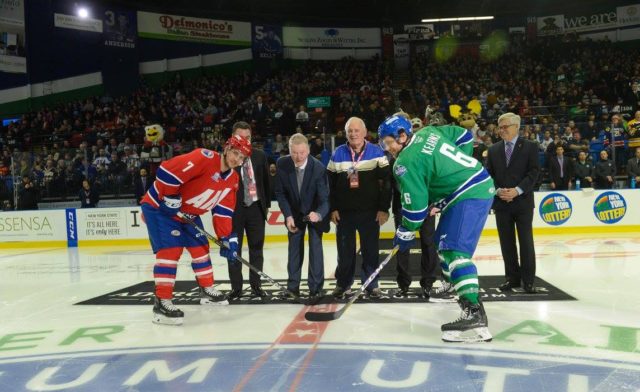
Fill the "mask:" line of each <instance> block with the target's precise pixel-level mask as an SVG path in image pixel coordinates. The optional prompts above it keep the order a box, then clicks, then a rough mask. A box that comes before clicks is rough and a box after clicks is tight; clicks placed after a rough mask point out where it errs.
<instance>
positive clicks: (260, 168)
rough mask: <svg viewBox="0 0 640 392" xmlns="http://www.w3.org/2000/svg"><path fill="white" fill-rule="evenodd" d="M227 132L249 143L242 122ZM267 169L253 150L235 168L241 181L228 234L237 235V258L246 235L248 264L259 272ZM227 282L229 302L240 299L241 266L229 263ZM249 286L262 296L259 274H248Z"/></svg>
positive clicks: (259, 153)
mask: <svg viewBox="0 0 640 392" xmlns="http://www.w3.org/2000/svg"><path fill="white" fill-rule="evenodd" d="M231 133H232V134H233V135H240V136H242V137H246V138H248V139H249V140H251V126H250V125H249V124H247V123H246V122H244V121H238V122H237V123H235V124H233V128H232V132H231ZM268 166H269V165H268V163H267V157H266V155H265V153H264V151H262V150H259V149H256V148H253V149H252V153H251V158H248V159H246V160H245V162H244V163H243V164H242V166H240V167H238V168H236V169H235V170H237V171H238V174H239V175H240V178H241V181H240V184H238V185H239V186H238V192H237V193H236V209H235V211H234V213H233V220H232V222H233V223H232V224H233V230H232V231H233V232H234V233H236V234H238V245H239V247H240V251H239V252H238V254H239V255H242V241H243V239H244V233H245V232H246V233H247V245H248V247H249V263H251V265H253V266H254V267H256V268H258V269H259V270H262V266H263V264H264V255H263V247H264V229H265V222H266V220H267V212H268V210H269V207H271V197H270V195H271V190H270V189H269V169H268ZM229 280H231V291H230V292H229V294H228V297H229V299H233V298H237V297H240V296H241V294H242V264H240V263H230V264H229ZM249 283H250V285H251V293H252V295H254V296H258V297H265V296H266V293H265V292H264V290H262V288H261V283H260V275H258V274H257V273H255V272H253V271H251V272H250V273H249Z"/></svg>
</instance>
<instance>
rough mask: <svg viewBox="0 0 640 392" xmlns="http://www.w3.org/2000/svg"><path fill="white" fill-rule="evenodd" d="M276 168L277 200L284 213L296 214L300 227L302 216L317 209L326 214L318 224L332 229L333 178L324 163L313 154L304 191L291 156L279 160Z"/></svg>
mask: <svg viewBox="0 0 640 392" xmlns="http://www.w3.org/2000/svg"><path fill="white" fill-rule="evenodd" d="M276 167H277V172H276V185H275V186H276V199H277V200H278V205H279V206H280V210H281V211H282V213H283V214H284V216H285V217H287V216H291V217H293V220H294V221H295V224H296V227H304V224H305V223H304V222H303V221H302V218H303V217H304V216H305V215H308V214H309V213H310V212H311V211H315V212H317V213H319V214H320V215H321V216H322V222H318V223H317V224H318V225H319V228H320V229H321V230H322V231H323V232H325V233H326V232H328V231H329V221H330V220H329V181H328V179H327V172H326V168H325V167H324V165H323V164H322V162H320V161H319V160H317V159H316V158H314V157H312V156H311V155H309V158H308V160H307V166H306V168H305V170H304V177H303V179H302V186H301V187H300V192H298V180H297V177H296V169H295V165H294V163H293V159H292V158H291V156H290V155H287V156H284V157H281V158H280V159H278V162H277V163H276Z"/></svg>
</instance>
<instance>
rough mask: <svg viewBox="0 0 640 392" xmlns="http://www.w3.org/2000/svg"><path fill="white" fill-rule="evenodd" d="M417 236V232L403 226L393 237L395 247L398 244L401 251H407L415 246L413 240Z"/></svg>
mask: <svg viewBox="0 0 640 392" xmlns="http://www.w3.org/2000/svg"><path fill="white" fill-rule="evenodd" d="M415 238H416V233H415V232H413V231H409V230H407V229H405V228H404V227H402V226H399V227H398V230H396V235H395V237H393V247H394V248H395V247H396V246H398V251H399V252H406V251H408V250H409V249H411V247H412V246H413V241H414V240H415Z"/></svg>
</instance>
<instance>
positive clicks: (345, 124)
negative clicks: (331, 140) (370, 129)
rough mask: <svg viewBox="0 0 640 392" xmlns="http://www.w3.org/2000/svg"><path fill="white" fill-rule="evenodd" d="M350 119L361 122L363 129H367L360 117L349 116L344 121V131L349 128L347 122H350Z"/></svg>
mask: <svg viewBox="0 0 640 392" xmlns="http://www.w3.org/2000/svg"><path fill="white" fill-rule="evenodd" d="M351 121H360V122H361V123H362V127H363V128H364V129H365V131H366V130H367V125H366V124H365V123H364V120H363V119H361V118H360V117H350V118H349V119H348V120H347V122H346V123H344V130H345V132H346V131H347V130H348V129H349V124H351Z"/></svg>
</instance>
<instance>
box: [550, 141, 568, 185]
mask: <svg viewBox="0 0 640 392" xmlns="http://www.w3.org/2000/svg"><path fill="white" fill-rule="evenodd" d="M549 177H550V181H551V184H550V186H551V189H553V190H556V191H566V190H569V188H571V185H572V184H571V180H572V178H573V165H572V163H571V159H569V158H567V157H565V156H564V147H562V145H561V144H559V145H557V146H556V152H555V156H553V157H552V158H551V159H549Z"/></svg>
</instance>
